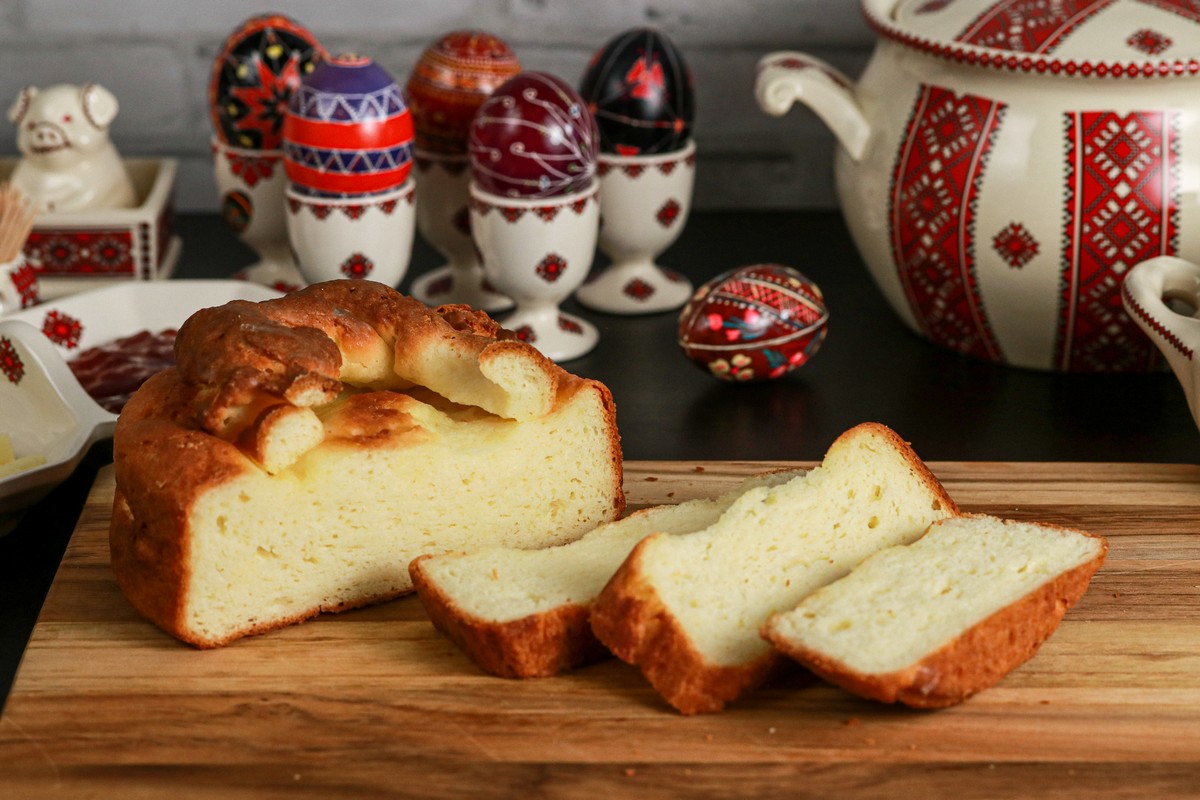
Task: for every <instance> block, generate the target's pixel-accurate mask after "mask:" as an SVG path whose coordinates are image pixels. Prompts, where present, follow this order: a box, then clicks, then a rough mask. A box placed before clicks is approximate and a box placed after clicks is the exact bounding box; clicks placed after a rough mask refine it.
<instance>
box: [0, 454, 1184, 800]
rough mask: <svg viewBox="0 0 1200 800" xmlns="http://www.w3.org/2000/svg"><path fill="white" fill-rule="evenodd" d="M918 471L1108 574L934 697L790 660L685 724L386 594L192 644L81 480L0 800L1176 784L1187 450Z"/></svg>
mask: <svg viewBox="0 0 1200 800" xmlns="http://www.w3.org/2000/svg"><path fill="white" fill-rule="evenodd" d="M777 466H785V464H783V463H782V462H774V463H771V464H765V463H748V462H736V463H733V462H720V463H703V464H690V463H689V464H684V463H665V462H640V463H631V464H629V465H628V468H627V473H626V487H627V492H628V495H629V498H630V502H631V504H632V505H633V506H635V507H636V506H641V505H647V504H653V503H664V502H678V501H680V500H684V499H688V498H692V497H698V496H704V495H713V494H716V493H718V492H720V491H722V490H724V489H726V488H729V487H731V486H732V485H733V484H735V483H736V482H737V481H738V480H740V479H741V478H742V477H743V476H745V475H747V474H749V473H752V472H757V471H761V470H762V469H765V468H768V467H777ZM786 466H794V465H792V464H787V465H786ZM931 467H932V468H933V469H934V471H935V472H936V473H937V474H938V476H939V477H940V478H941V479H942V480H943V482H944V483H945V484H946V487H947V489H948V490H949V491H950V493H951V495H952V496H953V497H954V498H955V499H956V500H957V501H958V502H959V504H960V505H961V506H963V508H964V509H965V510H970V511H980V512H987V513H993V514H998V515H1002V516H1008V517H1013V518H1023V519H1032V520H1042V521H1048V522H1056V523H1061V524H1067V525H1073V526H1078V527H1082V528H1085V529H1088V530H1091V531H1094V532H1096V533H1100V534H1103V535H1105V536H1107V537H1108V540H1109V544H1110V552H1109V557H1108V561H1107V563H1106V564H1105V565H1104V567H1103V568H1102V569H1101V571H1100V572H1099V573H1098V574H1097V576H1096V578H1095V579H1094V580H1093V582H1092V585H1091V588H1090V590H1089V591H1088V593H1087V595H1086V596H1085V597H1084V598H1083V600H1082V601H1081V602H1080V604H1079V605H1078V606H1076V607H1075V608H1074V609H1073V610H1072V611H1071V612H1070V613H1069V614H1068V615H1067V619H1066V620H1065V621H1064V622H1063V624H1062V626H1061V627H1060V628H1059V630H1058V632H1057V633H1056V634H1055V635H1054V637H1052V638H1051V639H1050V641H1049V642H1047V643H1046V645H1044V646H1043V648H1042V650H1041V651H1040V652H1039V654H1038V655H1037V656H1036V657H1035V658H1033V659H1032V660H1031V661H1029V662H1028V663H1026V664H1025V665H1024V666H1022V667H1020V668H1019V669H1018V670H1016V671H1015V672H1013V673H1012V674H1010V675H1009V676H1008V677H1007V678H1006V679H1005V680H1004V681H1002V682H1001V683H1000V684H999V685H998V686H996V687H994V688H992V689H989V690H987V691H985V692H983V693H981V694H979V695H977V696H976V697H974V698H972V699H971V700H969V701H967V702H966V703H964V704H962V705H960V706H958V707H955V708H951V709H946V710H942V711H936V712H917V711H912V710H909V709H905V708H898V707H890V706H884V705H879V704H875V703H870V702H867V701H863V700H859V699H856V698H854V697H851V696H850V695H848V694H845V693H843V692H841V691H839V690H837V689H835V688H833V687H830V686H828V685H825V684H822V683H819V682H812V681H810V680H808V679H807V678H806V677H805V676H804V675H803V674H801V673H797V674H794V675H792V676H790V677H787V678H784V679H782V680H780V681H779V682H776V683H774V684H772V685H770V686H769V687H766V688H764V689H763V690H761V691H760V692H758V693H757V694H755V695H754V696H752V697H750V698H749V699H747V700H744V701H742V702H740V703H737V704H735V705H733V706H731V707H730V708H729V709H727V710H726V711H725V712H724V713H721V714H717V715H709V716H698V717H683V716H680V715H679V714H677V713H676V712H674V711H673V710H671V709H670V708H669V707H668V706H666V705H665V704H664V703H663V701H662V700H661V699H660V698H659V697H658V695H657V694H656V693H655V692H654V691H653V690H652V689H651V688H650V687H649V686H648V685H647V684H646V683H645V682H644V681H643V679H642V677H641V675H640V673H638V672H637V671H636V670H634V669H633V668H631V667H629V666H627V665H625V664H622V663H620V662H617V661H615V660H609V661H606V662H602V663H599V664H596V665H593V666H590V667H587V668H584V669H581V670H578V671H576V672H574V673H571V674H567V675H563V676H560V677H554V678H547V679H542V680H532V681H523V682H522V681H510V680H504V679H501V678H495V677H491V676H488V675H485V674H482V673H481V672H480V671H479V670H478V669H476V667H475V666H474V665H473V664H472V663H471V662H470V661H469V660H467V658H466V657H464V656H463V655H462V654H460V653H459V652H458V651H457V650H456V649H455V648H454V647H453V646H452V645H450V644H449V643H448V642H447V641H446V640H445V639H443V638H442V637H441V636H440V635H439V634H438V633H437V632H436V631H435V630H434V629H433V628H432V626H431V625H430V624H429V622H428V620H427V619H426V617H425V614H424V612H423V611H422V609H421V606H420V603H419V602H418V601H417V600H416V599H415V598H412V597H410V598H405V599H401V600H398V601H395V602H392V603H388V604H385V605H381V606H378V607H375V608H370V609H364V610H359V611H353V612H348V613H345V614H339V615H328V616H324V617H321V618H319V619H317V620H314V621H311V622H308V623H305V624H303V625H299V626H296V627H293V628H290V629H287V630H283V631H278V632H276V633H272V634H269V635H265V636H259V637H254V638H250V639H245V640H242V641H240V642H237V643H235V644H234V645H232V646H230V647H227V648H224V649H220V650H213V651H203V652H202V651H197V650H193V649H190V648H188V647H186V646H184V645H181V644H179V643H178V642H176V641H175V640H173V639H171V638H169V637H167V636H165V635H164V634H162V633H160V632H159V631H158V630H157V629H156V628H154V627H153V626H151V625H149V624H148V623H146V622H143V621H142V620H141V619H140V618H138V617H137V616H136V614H135V613H134V612H133V610H132V609H131V608H130V607H129V605H128V604H127V603H126V602H125V600H124V598H123V597H122V596H121V594H120V593H119V591H118V590H117V587H116V585H115V584H114V582H113V579H112V575H111V572H110V571H109V566H108V545H107V527H108V515H109V504H110V503H111V500H112V492H113V483H112V473H111V470H105V471H103V472H102V473H101V475H100V477H99V478H98V480H97V483H96V486H95V487H94V489H93V492H92V494H91V497H90V499H89V500H88V502H87V506H86V508H85V509H84V512H83V515H82V517H81V519H80V521H79V524H78V528H77V530H76V532H75V535H74V538H73V540H72V542H71V544H70V546H69V548H68V550H67V552H66V556H65V558H64V560H63V563H62V566H61V568H60V570H59V572H58V575H57V577H56V579H55V581H54V585H53V588H52V590H51V592H50V595H49V598H48V600H47V602H46V605H45V607H44V608H43V610H42V614H41V617H40V619H39V621H38V624H37V627H36V629H35V631H34V634H33V637H32V640H31V642H30V644H29V648H28V650H27V652H26V654H25V659H24V663H23V665H22V667H21V670H20V672H19V673H18V675H17V679H16V684H15V686H14V688H13V691H12V695H11V698H10V700H9V703H8V707H7V709H6V711H5V714H4V716H3V718H0V797H13V798H33V797H43V796H54V797H64V796H95V797H105V798H134V797H160V796H171V797H184V796H212V797H220V798H223V799H224V798H237V797H254V798H261V797H275V796H279V797H284V796H286V797H289V798H296V797H313V798H329V797H338V796H352V797H379V796H385V795H398V796H419V797H446V798H451V797H465V796H470V797H545V796H556V797H557V796H611V797H619V796H634V795H636V796H639V797H661V796H675V795H686V796H689V797H705V796H708V797H721V798H728V797H746V796H788V797H795V796H799V795H804V794H811V795H816V796H823V795H827V794H831V793H833V792H838V793H839V794H849V795H851V796H879V797H890V796H906V797H913V798H917V797H932V796H939V797H958V798H969V797H996V796H1014V795H1026V796H1038V797H1060V796H1061V797H1079V796H1098V795H1099V794H1105V795H1110V796H1111V795H1113V794H1125V795H1128V796H1137V797H1156V798H1157V797H1167V796H1181V795H1185V794H1191V793H1193V792H1198V791H1200V467H1195V466H1173V465H1145V464H1143V465H1128V464H1002V463H933V464H931ZM901 793H902V794H901Z"/></svg>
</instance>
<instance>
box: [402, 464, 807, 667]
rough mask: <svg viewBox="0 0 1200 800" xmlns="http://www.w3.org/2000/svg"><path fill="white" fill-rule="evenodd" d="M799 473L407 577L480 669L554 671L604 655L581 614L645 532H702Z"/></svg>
mask: <svg viewBox="0 0 1200 800" xmlns="http://www.w3.org/2000/svg"><path fill="white" fill-rule="evenodd" d="M803 474H804V472H803V471H799V472H797V471H794V470H793V471H784V472H777V473H768V474H766V475H762V476H756V477H753V478H750V479H747V480H746V481H744V482H743V483H742V484H741V485H740V486H739V487H738V488H736V489H733V490H731V491H729V492H727V493H725V494H722V495H721V496H719V497H716V498H702V499H696V500H688V501H685V502H682V503H679V504H677V505H663V506H655V507H653V508H644V509H641V510H640V511H636V512H634V513H632V514H630V515H629V516H628V517H625V518H624V519H621V520H618V521H616V522H610V523H608V524H605V525H601V526H599V527H598V528H596V529H595V530H593V531H591V532H589V533H587V534H585V535H584V536H583V537H582V538H581V539H578V540H576V541H574V542H571V543H569V544H564V545H558V546H556V547H548V548H543V549H534V550H525V549H518V548H513V547H486V548H483V549H479V550H472V551H471V552H468V553H444V554H441V555H423V556H420V557H418V558H417V559H415V560H414V561H413V562H412V563H411V564H409V567H408V571H409V574H410V575H411V577H412V582H413V586H414V587H415V588H416V590H417V595H418V596H419V597H420V598H421V603H422V604H423V605H424V606H425V610H426V612H427V613H428V614H429V619H430V621H431V622H433V625H434V627H436V628H437V629H438V630H439V631H441V632H442V633H443V634H444V635H445V636H446V637H447V638H449V639H450V640H451V641H452V642H454V643H455V644H456V645H458V647H459V648H461V649H462V650H463V652H465V653H466V654H467V655H468V656H469V657H470V658H471V660H473V661H474V662H475V663H476V664H477V665H479V667H480V668H481V669H483V670H484V671H485V672H490V673H492V674H493V675H499V676H501V677H505V678H535V677H545V676H547V675H554V674H556V673H559V672H562V671H565V670H568V669H572V668H574V667H577V666H580V665H582V664H586V663H588V662H590V661H595V660H597V659H600V658H602V657H604V656H607V655H608V650H607V649H605V648H604V646H603V645H601V644H600V643H599V642H598V641H596V638H595V637H594V636H593V635H592V630H591V627H590V626H589V625H588V614H589V613H590V608H591V604H592V601H593V600H594V599H595V598H596V595H598V594H599V593H600V590H601V589H602V588H603V587H604V584H605V583H606V582H607V581H608V579H609V578H611V577H612V574H613V573H614V572H615V571H616V569H617V567H619V566H620V565H621V562H622V561H624V560H625V557H626V556H627V555H629V551H630V550H631V549H633V546H634V545H635V544H637V543H638V542H639V541H641V540H642V539H643V538H644V537H646V536H648V535H649V534H651V533H663V534H667V535H679V534H685V533H691V532H694V531H698V530H702V529H704V528H706V527H708V526H709V525H711V524H712V523H714V522H716V521H717V519H719V518H720V516H721V514H722V513H724V511H725V510H726V509H727V508H729V506H730V505H732V504H733V502H734V501H735V500H736V499H737V498H738V497H740V496H741V495H742V494H743V493H744V492H746V491H748V490H749V489H751V488H754V487H756V486H774V485H778V484H781V483H785V482H787V481H789V480H792V479H794V478H798V477H799V478H802V476H803Z"/></svg>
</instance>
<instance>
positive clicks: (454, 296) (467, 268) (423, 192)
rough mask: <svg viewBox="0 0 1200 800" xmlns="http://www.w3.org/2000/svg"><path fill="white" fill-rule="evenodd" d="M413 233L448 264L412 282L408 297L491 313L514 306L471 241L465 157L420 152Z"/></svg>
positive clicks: (466, 162)
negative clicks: (486, 272)
mask: <svg viewBox="0 0 1200 800" xmlns="http://www.w3.org/2000/svg"><path fill="white" fill-rule="evenodd" d="M414 162H415V167H414V169H413V174H414V175H415V176H416V179H417V231H418V232H420V234H421V236H422V237H423V238H424V239H425V241H427V242H429V244H430V246H432V247H433V249H434V250H437V251H438V252H439V253H441V254H442V255H443V256H444V257H445V258H446V259H447V263H445V264H443V265H442V266H440V267H438V268H436V269H433V270H431V271H429V272H427V273H425V274H424V275H421V276H419V277H417V278H415V279H414V280H413V283H412V287H411V290H410V293H411V294H412V296H413V297H415V298H417V299H418V300H420V301H421V302H422V303H425V304H427V305H431V306H436V305H441V304H442V303H462V304H463V305H468V306H471V307H472V308H478V309H482V310H484V311H487V312H488V313H492V314H495V313H497V312H500V311H507V310H508V309H510V308H512V307H513V301H512V298H509V297H506V296H505V295H502V294H500V293H499V292H497V291H495V290H493V289H492V288H491V287H490V286H489V285H488V282H487V279H486V278H485V277H484V274H483V264H481V263H480V261H479V254H478V252H476V250H475V240H474V239H472V238H471V214H470V210H469V208H468V206H469V204H470V202H471V193H470V189H469V187H470V185H471V163H470V159H469V158H468V157H467V156H466V155H446V154H442V153H430V152H426V151H423V150H418V151H416V153H415V158H414Z"/></svg>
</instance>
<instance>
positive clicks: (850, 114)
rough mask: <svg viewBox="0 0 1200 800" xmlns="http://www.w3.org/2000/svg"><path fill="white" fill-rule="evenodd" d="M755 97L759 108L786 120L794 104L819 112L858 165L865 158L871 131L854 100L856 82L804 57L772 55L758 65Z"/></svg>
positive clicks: (817, 60) (779, 53) (797, 54)
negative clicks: (797, 103)
mask: <svg viewBox="0 0 1200 800" xmlns="http://www.w3.org/2000/svg"><path fill="white" fill-rule="evenodd" d="M754 95H755V97H756V98H757V99H758V105H759V107H760V108H761V109H762V110H763V111H765V112H767V113H768V114H771V115H772V116H776V117H782V116H783V115H784V114H786V113H787V112H788V109H790V108H791V107H792V104H793V103H796V102H801V103H804V104H805V105H807V106H808V107H809V108H811V109H812V110H813V111H815V112H816V114H817V116H819V117H820V118H821V119H822V120H823V121H824V122H825V124H826V125H828V126H829V129H830V130H832V131H833V133H834V135H835V136H837V138H838V141H839V142H841V144H842V147H844V148H846V151H847V152H848V153H849V154H850V157H851V158H853V159H854V160H855V161H858V160H859V159H860V158H862V154H863V151H864V150H865V149H866V146H867V138H868V137H869V136H870V133H871V129H870V126H869V125H868V124H867V119H866V117H865V116H864V115H863V112H862V108H861V107H860V106H859V104H858V101H857V100H856V99H855V97H854V82H853V81H851V80H850V79H849V78H847V77H846V76H845V75H843V74H842V73H841V72H839V71H838V70H836V69H834V68H833V67H831V66H830V65H829V64H826V63H825V62H824V61H821V60H820V59H818V58H813V57H812V56H810V55H805V54H804V53H795V52H790V51H780V52H776V53H768V54H767V55H765V56H763V57H762V58H761V59H759V61H758V78H757V79H756V80H755V84H754Z"/></svg>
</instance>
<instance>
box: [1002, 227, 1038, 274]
mask: <svg viewBox="0 0 1200 800" xmlns="http://www.w3.org/2000/svg"><path fill="white" fill-rule="evenodd" d="M992 247H993V248H994V249H995V250H996V252H997V253H998V254H999V255H1000V257H1001V258H1002V259H1004V261H1005V263H1007V264H1008V265H1009V266H1010V267H1012V268H1013V269H1020V268H1021V267H1023V266H1025V265H1026V264H1028V263H1029V261H1030V259H1032V258H1033V257H1034V256H1036V255H1037V254H1038V243H1037V240H1036V239H1034V238H1033V236H1032V235H1031V234H1030V233H1029V231H1027V230H1025V226H1024V225H1022V224H1021V223H1019V222H1013V223H1010V224H1009V226H1008V227H1007V228H1004V229H1002V230H1001V231H1000V232H999V233H997V234H996V235H995V236H993V237H992Z"/></svg>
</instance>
